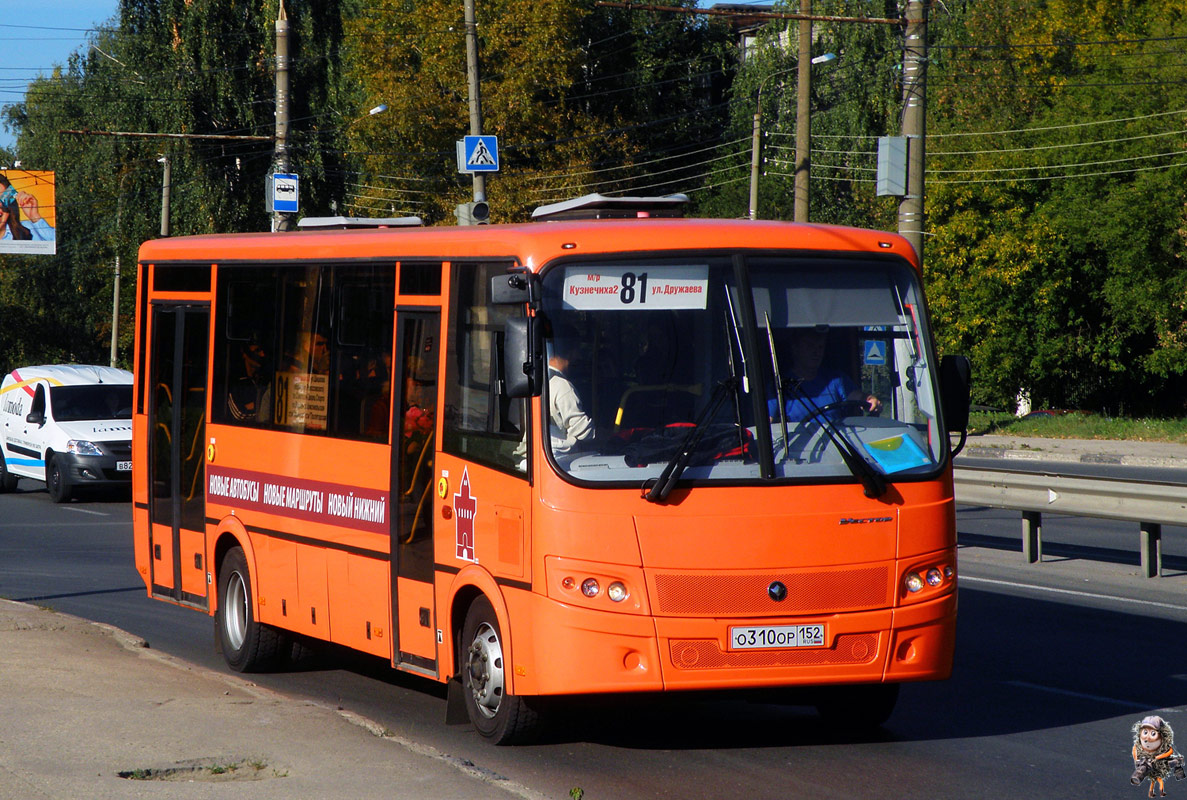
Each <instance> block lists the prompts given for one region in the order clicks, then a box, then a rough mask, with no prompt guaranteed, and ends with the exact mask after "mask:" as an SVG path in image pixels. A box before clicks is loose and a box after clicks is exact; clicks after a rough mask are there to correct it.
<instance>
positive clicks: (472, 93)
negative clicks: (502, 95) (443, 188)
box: [465, 0, 486, 203]
mask: <svg viewBox="0 0 1187 800" xmlns="http://www.w3.org/2000/svg"><path fill="white" fill-rule="evenodd" d="M465 18H466V19H465V21H466V82H467V94H468V95H469V98H470V135H471V136H481V135H482V96H481V88H480V83H479V80H478V20H477V16H476V14H475V12H474V0H465ZM471 177H472V178H473V180H474V202H475V203H485V202H486V176H485V175H484V174H483V173H481V172H474V173H472V174H471Z"/></svg>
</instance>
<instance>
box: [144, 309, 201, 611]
mask: <svg viewBox="0 0 1187 800" xmlns="http://www.w3.org/2000/svg"><path fill="white" fill-rule="evenodd" d="M209 328H210V309H209V308H208V307H206V306H200V305H177V304H153V306H152V317H151V333H150V336H151V337H152V339H151V344H150V351H149V359H150V361H149V375H150V376H151V381H152V388H151V393H150V395H149V430H150V431H151V432H152V435H151V437H150V441H149V467H148V469H149V522H150V531H151V535H150V537H149V548H150V549H151V550H152V552H151V554H150V559H149V563H150V564H151V565H152V567H151V580H152V594H153V596H154V597H159V598H168V599H172V600H174V601H176V602H178V603H183V604H185V605H191V606H196V607H198V608H206V607H207V606H208V599H207V583H206V572H207V566H206V564H205V563H204V561H205V558H206V481H205V476H206V470H205V463H206V372H207V367H206V364H207V349H208V337H209Z"/></svg>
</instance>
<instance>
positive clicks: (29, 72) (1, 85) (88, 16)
mask: <svg viewBox="0 0 1187 800" xmlns="http://www.w3.org/2000/svg"><path fill="white" fill-rule="evenodd" d="M118 8H119V0H38V1H37V2H21V0H0V54H2V55H0V106H3V105H8V104H10V103H19V102H20V101H22V100H24V99H25V88H26V87H27V86H28V85H29V81H31V80H33V79H34V78H36V77H37V76H38V75H39V74H49V73H50V72H51V71H52V70H53V68H54V66H55V65H65V64H66V61H67V60H68V59H69V58H70V54H71V53H73V52H74V51H75V50H78V49H80V48H82V47H84V46H86V43H87V37H88V35H89V33H90V32H91V30H93V29H94V28H95V27H96V26H99V25H102V24H103V23H105V22H107V21H109V20H110V19H111V18H112V17H114V16H115V13H116V10H117V9H118ZM12 145H13V135H12V133H11V132H10V131H7V130H4V129H3V128H2V127H0V147H5V148H11V147H12ZM24 166H25V167H27V168H29V169H37V165H36V164H25V165H24Z"/></svg>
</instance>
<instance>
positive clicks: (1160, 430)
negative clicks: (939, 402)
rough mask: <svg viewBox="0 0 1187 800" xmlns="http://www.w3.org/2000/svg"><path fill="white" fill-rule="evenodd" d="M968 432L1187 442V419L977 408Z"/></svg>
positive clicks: (973, 440)
mask: <svg viewBox="0 0 1187 800" xmlns="http://www.w3.org/2000/svg"><path fill="white" fill-rule="evenodd" d="M969 433H970V434H971V435H973V436H978V435H994V436H1023V437H1037V438H1044V439H1113V440H1125V441H1136V442H1174V443H1178V444H1183V443H1187V420H1184V419H1181V418H1179V419H1162V418H1123V417H1108V416H1103V415H1100V414H1085V413H1068V414H1055V415H1052V416H1046V415H1042V416H1040V415H1036V416H1032V417H1029V418H1021V417H1016V416H1014V415H1013V414H1009V413H1003V412H974V413H972V414H970V415H969ZM975 442H976V439H972V440H970V443H975Z"/></svg>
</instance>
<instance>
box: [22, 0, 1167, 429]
mask: <svg viewBox="0 0 1187 800" xmlns="http://www.w3.org/2000/svg"><path fill="white" fill-rule="evenodd" d="M278 3H279V0H265V2H258V1H251V0H123V1H122V3H121V5H120V12H119V17H118V19H116V20H113V21H112V24H111V26H110V27H109V28H107V29H104V30H102V31H100V32H98V33H96V34H95V35H94V38H93V41H92V42H91V43H89V46H88V47H87V48H84V49H81V50H79V51H78V52H77V53H75V54H74V55H73V56H72V57H71V59H70V60H69V62H68V63H67V64H65V65H62V66H61V67H59V68H58V69H56V70H55V71H54V72H53V73H52V74H49V75H46V76H45V77H43V78H40V79H38V80H36V81H34V82H33V84H32V85H31V86H30V89H29V92H28V94H27V96H26V99H25V100H24V102H21V103H17V104H14V105H10V106H7V107H6V108H5V109H4V110H3V117H4V122H5V124H6V125H7V126H8V127H9V128H10V129H12V130H14V131H15V132H16V133H17V135H18V139H17V141H18V146H17V148H16V150H17V153H13V154H5V155H6V156H19V158H20V159H21V160H22V162H23V166H24V167H26V168H30V169H47V170H54V171H56V173H57V176H58V177H57V180H58V187H57V188H58V208H57V209H56V212H57V219H58V222H59V224H58V230H59V240H58V250H59V252H58V255H57V256H56V257H53V258H49V257H32V256H24V257H16V256H4V257H0V315H2V318H3V319H4V320H5V322H6V325H5V335H4V336H0V369H3V368H7V367H11V366H13V365H16V364H19V363H28V362H32V361H60V360H77V361H91V362H99V363H104V362H105V361H106V358H107V355H106V354H107V349H108V342H109V339H110V334H111V328H110V326H111V294H112V277H113V272H114V265H115V262H116V259H117V258H118V259H119V261H120V264H121V265H122V266H121V269H122V271H123V278H124V280H123V286H122V291H121V314H120V322H119V325H120V330H119V332H118V333H119V342H120V348H119V352H120V359H121V361H122V362H123V363H125V364H127V363H128V361H129V360H130V355H131V354H130V349H131V342H132V326H133V321H132V306H133V297H134V286H133V280H132V276H133V272H134V271H133V269H132V265H133V264H134V263H135V259H136V248H137V246H138V244H139V243H140V242H141V241H144V240H145V239H148V238H151V237H153V236H155V235H157V231H158V225H159V208H160V197H161V187H160V182H161V167H160V164H158V163H157V159H158V158H159V157H160V156H161V155H163V154H164V155H168V157H169V158H170V161H171V165H172V174H173V186H172V194H171V197H172V215H171V219H172V232H173V233H174V234H185V233H206V232H229V231H246V230H262V229H266V228H267V226H268V224H269V221H268V219H267V217H266V214H265V212H264V204H263V197H262V195H263V185H264V176H265V174H266V173H267V172H269V170H270V167H271V163H272V145H271V143H270V142H267V141H264V142H230V141H194V140H190V141H176V140H152V139H134V138H128V137H104V136H93V135H75V134H65V133H61V131H65V130H81V129H88V130H106V131H152V132H171V133H188V134H201V135H205V134H257V135H267V134H270V133H271V132H272V130H273V126H274V116H273V109H274V91H275V90H274V82H273V81H274V66H275V64H274V23H275V20H276V17H277V11H278ZM679 5H682V6H685V7H687V8H693V7H694V6H696V3H695V0H679ZM285 6H286V10H287V16H288V18H289V20H290V27H291V37H290V40H291V41H290V46H291V53H292V55H291V62H290V68H291V81H290V83H291V86H292V104H291V117H292V127H291V150H292V156H293V162H294V167H295V169H296V170H297V171H298V172H299V173H300V175H301V178H302V183H301V187H302V209H303V212H304V213H307V214H317V215H321V214H329V213H333V212H338V213H351V214H357V215H361V216H392V215H400V214H418V215H420V216H422V217H424V218H425V219H426V221H428V222H429V223H431V224H453V222H454V218H453V208H454V206H455V205H456V204H457V203H459V202H463V201H465V200H468V199H470V196H471V180H470V178H469V177H468V176H463V175H459V174H458V173H457V170H456V164H455V151H454V142H455V141H456V140H457V139H459V138H460V137H461V136H462V135H464V134H465V133H467V132H468V130H469V107H468V103H467V87H466V55H465V53H466V49H465V37H464V32H465V26H464V22H463V4H462V3H461V2H460V0H448V2H446V0H427V2H412V1H411V0H368V1H367V2H363V0H285ZM776 8H777V9H779V10H788V11H798V10H799V5H798V2H796V3H789V2H780V3H778V4H777V5H776ZM813 10H814V12H815V13H818V14H826V15H834V16H850V17H853V16H870V15H875V16H881V17H895V16H898V15H899V14H900V10H899V8H898V7H897V6H896V4H895V3H891V2H889V0H885V1H884V2H882V3H879V4H875V5H870V4H869V3H862V4H857V3H853V2H851V0H815V2H814V4H813ZM477 11H478V32H479V42H478V48H479V60H480V71H481V77H482V111H483V117H484V123H483V127H484V132H487V133H493V134H497V135H499V137H500V144H501V148H502V157H503V170H502V172H500V173H499V174H497V175H496V176H492V177H490V178H489V179H488V183H487V194H488V198H489V200H490V202H491V207H492V209H493V212H494V213H493V216H494V221H495V222H500V221H515V220H521V219H524V218H525V217H526V215H527V213H528V211H529V210H530V209H531V208H533V207H534V206H536V205H539V204H541V203H545V202H552V201H555V200H560V199H565V198H568V197H573V196H575V195H579V194H583V193H586V192H593V191H597V192H602V193H606V194H614V193H630V194H660V193H665V192H671V191H685V192H689V193H690V195H691V196H692V198H693V206H694V211H695V213H698V214H702V215H706V216H721V217H741V216H744V215H745V214H746V213H747V209H748V206H749V197H748V190H749V183H750V181H749V178H750V171H749V156H750V136H751V132H752V128H753V118H754V112H755V108H756V103H757V102H758V100H759V95H760V94H761V106H762V125H761V127H762V132H763V134H764V138H763V154H764V157H765V159H766V161H765V164H764V168H763V175H762V176H761V178H760V183H759V186H760V192H759V216H761V217H763V218H774V219H790V218H791V217H792V216H793V196H794V191H793V179H792V178H791V177H790V175H791V173H792V164H793V162H794V131H795V127H796V103H795V95H796V66H797V65H796V55H797V54H796V23H795V22H787V21H781V22H774V23H771V24H769V25H767V26H765V27H764V29H763V30H762V31H761V33H760V35H759V37H758V40H757V42H756V45H755V47H754V48H753V49H752V51H751V52H750V53H749V55H748V57H747V59H746V61H745V63H744V65H742V66H741V67H739V59H738V54H737V51H736V35H735V32H733V31H731V30H730V28H729V26H728V25H727V24H724V23H723V22H722V21H720V20H719V19H718V18H715V17H704V16H697V15H686V14H664V13H659V12H655V11H640V10H637V9H617V8H608V7H604V6H600V5H598V4H597V3H596V2H595V0H537V1H536V2H532V3H529V2H526V0H479V1H478V3H477ZM814 33H815V35H814V40H813V45H812V53H813V55H820V54H822V53H825V52H834V53H836V54H838V56H839V58H838V60H836V61H833V62H831V63H826V64H820V65H816V66H814V67H813V68H812V85H811V104H812V109H813V111H812V130H813V143H812V164H813V167H812V178H813V179H812V184H811V193H812V206H811V219H812V220H813V221H814V222H829V223H842V224H850V225H858V226H862V227H873V228H882V229H889V228H894V227H895V225H896V203H897V201H896V200H895V199H894V198H879V197H876V196H875V195H874V191H873V174H874V173H873V169H874V165H875V159H874V153H875V147H876V138H877V137H878V136H883V135H890V134H898V133H900V132H901V131H900V123H899V119H900V114H901V110H902V109H901V106H902V90H903V87H902V85H901V82H900V76H901V69H900V66H901V60H902V47H903V41H902V35H903V34H902V29H901V27H899V26H889V25H873V24H854V23H845V22H817V23H815V24H814ZM1184 37H1187V15H1185V14H1184V13H1183V12H1182V10H1181V9H1180V8H1179V7H1178V6H1177V5H1176V4H1175V3H1174V2H1172V1H1171V0H1124V1H1123V2H1121V3H1119V4H1118V3H1114V4H1106V3H1103V2H1100V1H1099V0H1050V2H1047V3H1046V4H1044V5H1043V6H1042V7H1041V9H1036V7H1035V6H1034V4H1033V3H1029V2H1026V1H1025V0H975V1H974V0H950V1H949V2H947V3H945V4H943V6H934V7H933V10H932V12H931V15H930V23H929V40H930V47H931V49H930V52H929V61H928V64H929V67H928V121H927V126H928V144H927V149H928V158H927V170H928V172H927V212H928V220H927V225H926V230H927V236H926V238H925V267H924V268H925V277H926V280H927V283H928V286H929V296H930V307H931V314H932V317H933V323H934V325H933V327H934V329H935V331H936V335H937V339H938V342H939V349H940V351H941V352H961V353H966V354H968V355H970V356H971V357H972V358H973V362H974V379H975V386H974V397H975V399H976V400H977V401H979V402H984V403H991V404H993V405H996V406H998V407H1002V408H1010V407H1012V405H1013V403H1014V401H1015V399H1016V397H1017V396H1018V394H1019V392H1020V391H1026V392H1028V393H1029V394H1030V397H1031V400H1032V402H1033V403H1034V405H1035V406H1051V407H1074V408H1086V409H1094V410H1102V411H1106V412H1108V413H1109V414H1110V415H1111V414H1117V413H1121V412H1126V413H1141V412H1156V413H1159V414H1178V413H1182V412H1183V410H1184V404H1185V403H1187V272H1184V270H1183V269H1182V267H1183V266H1184V264H1183V260H1184V256H1185V255H1187V188H1185V187H1187V180H1185V179H1184V176H1185V170H1187V167H1184V166H1183V165H1182V162H1183V159H1182V158H1178V159H1175V158H1168V157H1166V156H1165V154H1166V153H1172V154H1174V153H1179V152H1182V130H1183V128H1182V125H1183V121H1184V117H1183V115H1182V110H1183V109H1184V108H1187V81H1185V80H1184V73H1185V71H1187V66H1185V65H1184V64H1182V63H1181V62H1182V59H1180V58H1179V57H1178V55H1177V51H1176V50H1175V46H1176V45H1175V43H1176V42H1179V41H1181V40H1182V39H1183V38H1184ZM760 87H761V93H760ZM381 103H383V104H386V105H388V106H389V111H388V112H387V113H386V114H383V115H381V116H375V117H372V116H368V115H367V113H366V109H367V108H370V107H372V106H375V105H378V104H381ZM1109 121H1111V122H1109ZM1176 163H1177V164H1178V166H1167V165H1168V164H1176ZM14 328H15V329H18V330H19V331H20V333H19V334H15V335H14V334H12V333H10V332H11V331H12V330H13V329H14Z"/></svg>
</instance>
